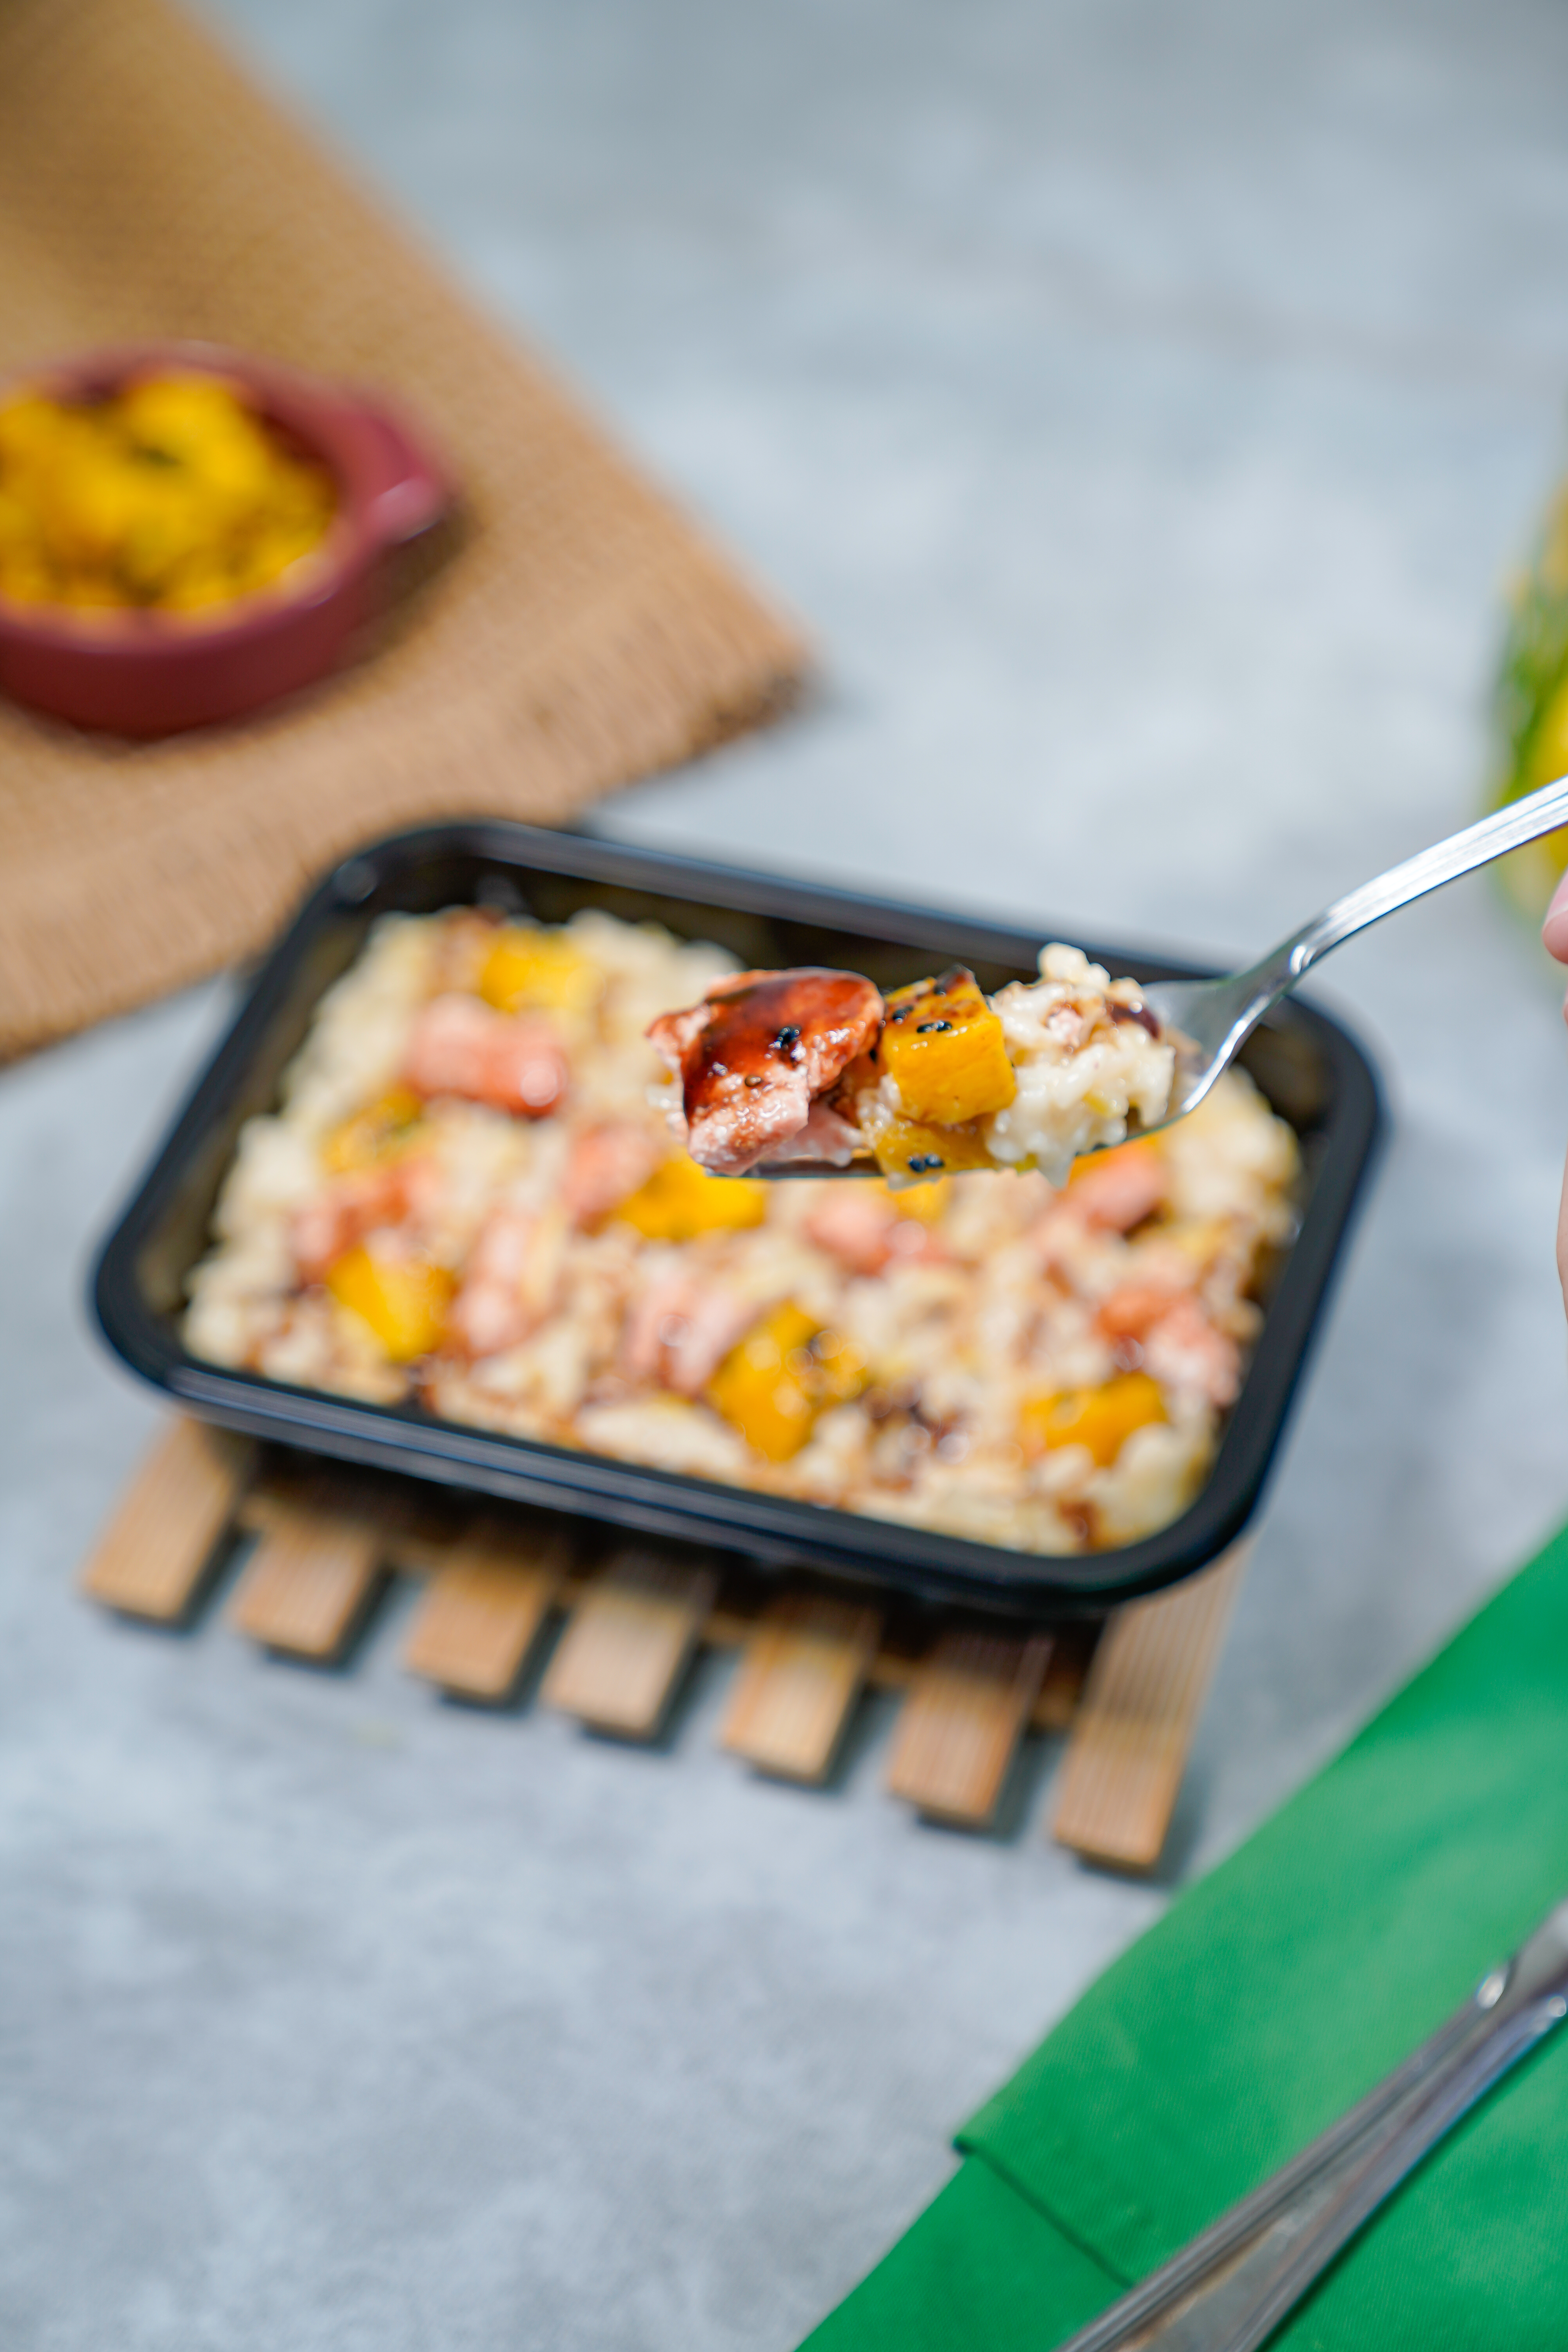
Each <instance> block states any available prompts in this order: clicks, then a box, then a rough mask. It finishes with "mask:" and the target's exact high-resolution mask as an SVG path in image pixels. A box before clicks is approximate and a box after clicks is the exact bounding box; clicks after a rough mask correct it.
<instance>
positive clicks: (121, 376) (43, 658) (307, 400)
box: [0, 343, 450, 736]
mask: <svg viewBox="0 0 1568 2352" xmlns="http://www.w3.org/2000/svg"><path fill="white" fill-rule="evenodd" d="M164 369H178V370H180V371H181V372H190V371H193V370H195V371H199V372H200V373H205V374H210V375H219V376H224V377H226V378H228V379H229V381H231V382H233V383H238V384H240V385H241V386H242V387H243V388H244V390H245V391H246V392H247V394H248V395H249V397H250V399H251V400H252V402H253V403H254V404H255V405H256V407H257V409H258V412H259V413H260V415H262V416H263V417H265V418H266V419H267V421H268V424H270V425H273V426H274V427H275V428H277V429H278V430H279V432H280V433H281V434H282V436H284V438H285V439H287V440H290V441H293V442H295V443H296V444H298V446H299V447H300V450H301V452H302V453H303V454H304V455H306V456H308V457H313V458H314V459H315V460H316V461H317V462H318V464H320V465H321V466H323V467H325V468H326V469H327V471H328V472H329V473H330V474H331V477H332V479H333V481H334V483H335V484H336V486H337V494H338V502H337V509H336V511H335V512H334V514H333V517H332V520H331V523H330V524H329V526H328V528H327V531H326V535H325V537H324V538H323V539H322V541H321V544H320V545H319V546H318V547H315V548H313V549H312V550H311V551H310V554H309V555H306V556H303V557H302V558H301V559H300V562H298V563H295V564H291V565H290V566H289V571H288V572H286V573H284V575H283V576H282V578H281V579H280V580H279V581H278V583H276V584H275V585H273V586H270V587H268V588H266V589H262V590H260V591H258V592H257V593H254V594H251V595H247V596H244V597H240V598H237V599H236V601H235V603H234V604H231V605H216V606H213V607H210V608H208V609H207V610H206V611H204V612H200V613H191V614H184V613H161V612H152V611H133V612H124V611H107V612H105V611H96V610H95V611H87V612H81V611H77V610H74V609H71V610H68V609H66V608H65V607H62V606H59V605H46V604H16V603H14V602H13V601H12V600H11V599H10V598H8V597H5V596H3V595H0V692H4V693H5V694H8V695H10V696H11V697H12V698H14V699H15V700H16V701H17V702H25V703H28V704H30V705H31V706H32V708H33V709H35V710H44V711H47V712H48V713H49V714H50V716H51V717H53V718H56V719H69V720H71V721H72V722H73V723H74V724H75V725H77V726H78V727H92V728H102V729H106V730H110V731H112V732H113V733H115V734H119V735H139V736H152V735H172V734H176V733H178V732H179V731H181V730H183V729H184V728H187V727H205V726H210V725H212V724H213V723H214V722H215V721H216V720H219V719H237V718H238V717H240V715H241V714H242V713H243V712H245V711H249V710H257V709H260V707H261V706H262V704H263V703H268V702H272V701H274V700H276V698H278V696H279V695H282V694H291V693H293V692H294V691H295V689H296V688H299V687H302V686H309V685H310V684H311V683H312V682H313V681H314V680H315V679H317V678H319V677H324V676H325V675H326V673H327V672H328V671H329V670H331V669H332V668H334V667H336V665H337V663H338V662H339V661H340V660H341V659H342V655H343V652H344V650H345V647H346V646H347V644H348V642H349V640H350V638H351V637H352V636H353V633H354V631H355V630H356V629H358V628H359V627H360V625H362V623H363V621H364V620H365V619H366V618H367V617H368V616H369V614H371V612H372V611H373V610H374V604H375V591H376V586H377V576H376V575H377V573H378V572H379V571H380V570H381V569H382V566H383V560H384V557H385V556H386V554H387V553H388V551H390V550H391V549H393V548H395V547H398V546H401V545H402V544H404V542H405V541H408V540H411V539H416V538H417V537H418V536H419V534H420V533H421V532H422V531H425V530H429V528H430V526H431V525H432V524H433V523H434V522H436V521H437V520H439V518H440V516H441V515H442V514H443V513H444V512H445V511H446V509H447V506H448V504H449V502H450V494H449V492H448V490H447V485H446V482H445V480H444V479H443V478H442V476H441V474H440V472H439V471H438V469H437V467H436V466H435V465H434V464H433V463H432V461H431V459H430V458H429V457H427V456H426V454H425V453H424V452H423V451H422V450H421V449H420V448H419V447H418V446H416V443H415V442H413V441H412V440H411V439H410V438H409V437H408V436H407V434H406V433H405V431H404V429H403V427H402V425H399V424H398V423H397V422H396V421H395V419H394V418H393V417H392V416H390V415H388V414H387V413H386V412H385V411H384V409H382V408H381V407H379V406H378V405H376V404H374V403H372V402H370V401H368V400H365V399H363V398H362V397H361V396H360V395H359V394H356V393H350V392H346V391H342V390H340V389H338V388H336V387H334V386H332V385H330V384H325V383H316V382H314V381H312V380H311V379H310V377H308V376H302V375H297V374H295V373H294V372H293V371H292V370H291V369H289V368H284V367H279V366H275V365H274V364H273V363H272V362H270V361H268V360H254V359H247V358H245V357H243V356H242V355H241V354H239V353H238V352H226V351H222V350H220V349H218V348H217V347H216V345H214V344H211V343H146V344H138V345H136V346H134V347H132V348H127V349H122V350H119V351H110V352H94V353H92V354H91V355H90V356H89V357H88V358H85V359H80V360H75V361H71V362H66V363H64V364H62V365H58V366H55V367H46V368H39V369H35V370H32V371H30V372H29V373H28V375H27V377H26V383H27V385H28V387H29V388H36V389H37V390H38V391H41V392H47V393H50V394H56V395H58V396H64V397H74V398H80V397H82V396H83V395H84V394H86V395H89V396H90V395H91V394H106V393H110V392H112V391H113V390H114V389H115V388H116V387H117V386H118V385H119V384H121V383H124V382H125V381H127V380H128V379H129V378H130V377H132V376H133V375H144V374H150V373H156V372H158V371H160V370H164ZM12 388H14V389H20V385H19V384H18V385H17V386H15V387H12Z"/></svg>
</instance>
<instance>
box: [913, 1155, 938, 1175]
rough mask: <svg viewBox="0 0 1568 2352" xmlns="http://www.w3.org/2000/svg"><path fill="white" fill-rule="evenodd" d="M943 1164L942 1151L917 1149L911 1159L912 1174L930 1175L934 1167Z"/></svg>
mask: <svg viewBox="0 0 1568 2352" xmlns="http://www.w3.org/2000/svg"><path fill="white" fill-rule="evenodd" d="M941 1166H942V1154H941V1152H940V1151H917V1152H916V1154H915V1156H914V1158H913V1159H912V1160H910V1175H911V1176H929V1175H930V1173H931V1170H932V1169H933V1168H940V1167H941Z"/></svg>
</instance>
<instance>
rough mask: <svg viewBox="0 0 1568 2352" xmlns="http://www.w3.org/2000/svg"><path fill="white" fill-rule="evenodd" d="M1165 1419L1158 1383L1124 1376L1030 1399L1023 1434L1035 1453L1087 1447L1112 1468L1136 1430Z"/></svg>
mask: <svg viewBox="0 0 1568 2352" xmlns="http://www.w3.org/2000/svg"><path fill="white" fill-rule="evenodd" d="M1166 1418H1167V1415H1166V1412H1165V1401H1164V1399H1163V1397H1162V1395H1161V1394H1160V1388H1159V1383H1158V1381H1153V1380H1151V1378H1150V1377H1149V1374H1148V1373H1147V1372H1120V1373H1118V1375H1117V1377H1116V1378H1115V1379H1114V1380H1112V1381H1106V1382H1105V1383H1104V1384H1103V1386H1101V1387H1100V1388H1096V1389H1057V1390H1052V1391H1048V1392H1047V1394H1045V1395H1043V1396H1037V1397H1031V1398H1030V1399H1029V1400H1028V1402H1026V1405H1025V1406H1024V1410H1023V1412H1022V1414H1021V1415H1020V1430H1019V1433H1020V1435H1021V1436H1022V1438H1023V1441H1024V1444H1025V1448H1026V1451H1027V1452H1030V1453H1034V1454H1041V1453H1050V1452H1054V1451H1055V1449H1056V1448H1057V1447H1058V1446H1060V1445H1087V1446H1088V1448H1089V1452H1090V1454H1093V1456H1094V1459H1095V1461H1096V1463H1097V1464H1098V1465H1099V1467H1100V1469H1101V1470H1108V1469H1109V1468H1110V1465H1111V1464H1112V1463H1113V1462H1114V1461H1115V1459H1116V1457H1117V1455H1118V1454H1120V1453H1121V1449H1122V1447H1123V1445H1124V1444H1126V1443H1127V1440H1128V1439H1129V1438H1130V1437H1131V1434H1132V1433H1133V1431H1134V1430H1135V1429H1143V1428H1146V1427H1147V1426H1148V1424H1149V1423H1151V1422H1155V1421H1164V1420H1165V1419H1166Z"/></svg>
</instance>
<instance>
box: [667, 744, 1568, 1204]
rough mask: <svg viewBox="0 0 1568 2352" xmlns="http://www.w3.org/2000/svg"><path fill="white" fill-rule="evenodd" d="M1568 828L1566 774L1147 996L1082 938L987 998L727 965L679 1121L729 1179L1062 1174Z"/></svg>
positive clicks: (1207, 1080) (704, 1010) (824, 973)
mask: <svg viewBox="0 0 1568 2352" xmlns="http://www.w3.org/2000/svg"><path fill="white" fill-rule="evenodd" d="M1564 824H1568V777H1560V778H1559V779H1558V781H1557V782H1555V783H1551V784H1545V785H1543V786H1542V789H1541V790H1540V791H1539V792H1535V793H1530V794H1529V795H1528V796H1527V797H1526V798H1525V799H1523V800H1519V801H1514V802H1512V803H1510V805H1509V806H1508V807H1506V808H1502V809H1499V810H1497V811H1496V812H1495V813H1494V814H1492V815H1490V816H1487V817H1483V818H1481V820H1480V821H1479V824H1472V825H1467V826H1466V828H1465V829H1464V831H1463V832H1462V833H1457V834H1454V835H1450V837H1449V838H1448V839H1447V840H1446V841H1440V842H1437V843H1436V844H1435V845H1433V847H1431V848H1430V849H1424V850H1422V851H1420V852H1419V854H1418V855H1417V856H1415V857H1410V858H1406V859H1405V862H1404V863H1403V864H1402V865H1399V866H1394V867H1393V868H1392V869H1391V870H1390V871H1389V872H1388V873H1386V874H1383V875H1379V876H1378V877H1376V878H1375V879H1374V880H1373V881H1371V882H1366V883H1363V885H1362V887H1361V888H1360V889H1358V890H1352V891H1351V892H1349V893H1348V894H1347V895H1346V896H1345V897H1344V898H1336V899H1335V900H1334V902H1333V904H1332V905H1331V906H1330V907H1327V908H1324V910H1323V912H1322V913H1321V915H1317V916H1315V917H1314V918H1313V919H1312V920H1311V921H1310V922H1309V923H1304V924H1302V926H1301V928H1300V930H1297V931H1293V932H1292V933H1291V934H1290V936H1289V939H1287V940H1281V941H1280V943H1279V946H1278V947H1277V948H1275V949H1273V950H1271V951H1270V952H1269V953H1268V955H1266V956H1264V957H1262V958H1261V959H1260V961H1258V962H1257V963H1255V964H1252V965H1249V966H1248V967H1247V969H1246V970H1245V971H1238V972H1233V973H1232V974H1230V975H1229V977H1228V978H1226V979H1223V980H1212V981H1162V982H1156V983H1155V984H1153V985H1152V986H1150V987H1147V988H1145V987H1141V986H1140V985H1139V983H1138V982H1136V981H1131V980H1113V979H1112V978H1111V977H1110V974H1109V973H1108V972H1107V971H1104V970H1103V969H1102V968H1101V967H1100V965H1098V964H1091V963H1090V962H1089V959H1088V957H1087V956H1085V955H1083V954H1082V953H1081V952H1080V950H1078V949H1077V948H1071V947H1064V946H1059V945H1053V946H1050V947H1047V948H1043V949H1042V950H1041V951H1040V976H1039V978H1038V979H1037V980H1036V981H1028V982H1025V981H1013V982H1009V984H1008V985H1007V986H1006V987H1005V988H1003V989H999V990H998V991H997V992H996V993H995V995H994V996H991V997H987V996H985V995H984V993H983V992H982V990H981V988H980V986H979V984H978V982H976V980H975V978H974V975H973V972H970V971H966V970H965V969H964V968H963V966H962V965H954V966H952V968H951V969H949V970H948V971H944V972H942V973H940V974H939V975H937V976H936V977H934V978H932V979H930V980H920V981H915V982H912V983H911V984H910V986H909V987H907V988H900V989H898V990H896V991H895V992H893V993H892V994H891V995H889V996H887V997H884V996H882V994H881V993H880V992H879V990H878V989H876V988H875V987H874V986H873V985H872V983H871V982H870V981H868V980H866V979H863V978H862V977H861V976H860V975H859V974H858V973H856V972H845V971H829V970H826V969H825V968H823V967H821V966H818V965H802V966H798V967H796V968H795V970H793V971H742V972H736V973H731V974H729V975H728V976H727V977H726V978H724V979H723V980H721V981H718V982H715V983H714V985H713V986H712V987H711V988H710V990H709V991H708V993H707V995H706V996H704V997H703V999H702V1000H701V1002H700V1003H699V1004H695V1005H692V1006H690V1007H689V1009H687V1010H686V1011H684V1012H679V1013H665V1014H663V1015H662V1016H661V1017H660V1018H659V1019H658V1021H656V1022H655V1023H654V1024H653V1026H652V1028H651V1029H650V1030H649V1032H648V1035H649V1037H650V1039H651V1041H652V1043H653V1045H654V1046H655V1048H656V1049H657V1051H658V1054H659V1055H660V1057H661V1058H662V1060H663V1061H664V1062H665V1063H666V1065H667V1066H668V1069H669V1071H670V1073H671V1076H672V1079H673V1081H674V1084H673V1085H672V1087H671V1090H670V1096H669V1101H668V1112H669V1117H670V1120H671V1124H672V1125H673V1126H675V1127H676V1128H677V1129H679V1132H680V1133H681V1135H682V1137H683V1139H684V1140H685V1143H686V1147H687V1149H688V1150H689V1153H690V1155H691V1157H692V1159H693V1160H696V1161H697V1162H698V1164H699V1165H700V1167H703V1168H705V1169H707V1170H708V1171H709V1172H710V1174H712V1175H716V1176H755V1177H765V1178H769V1179H776V1178H781V1177H797V1176H798V1177H823V1176H873V1177H882V1178H885V1179H886V1180H887V1181H888V1182H889V1184H891V1185H893V1186H895V1187H901V1186H904V1185H909V1184H919V1183H924V1182H930V1181H933V1180H935V1179H936V1178H938V1177H941V1176H944V1175H949V1174H954V1173H957V1172H960V1171H965V1170H970V1169H977V1168H994V1169H1013V1170H1022V1169H1026V1168H1037V1169H1038V1170H1039V1171H1041V1173H1042V1174H1043V1175H1044V1176H1045V1177H1046V1178H1047V1181H1049V1182H1051V1183H1053V1184H1058V1185H1059V1184H1061V1183H1063V1182H1065V1181H1066V1179H1067V1175H1068V1170H1069V1168H1070V1167H1071V1165H1072V1163H1073V1161H1074V1160H1077V1159H1080V1158H1081V1157H1083V1155H1084V1154H1086V1153H1088V1152H1091V1151H1102V1150H1110V1149H1113V1148H1114V1147H1115V1146H1116V1145H1118V1144H1121V1143H1125V1142H1126V1141H1127V1140H1128V1139H1130V1138H1131V1137H1133V1136H1139V1135H1152V1134H1155V1133H1157V1132H1158V1130H1159V1129H1161V1128H1163V1127H1169V1126H1170V1125H1171V1124H1172V1122H1173V1120H1175V1119H1178V1118H1185V1117H1186V1115H1187V1113H1188V1112H1189V1111H1192V1110H1195V1109H1196V1108H1197V1106H1198V1104H1199V1103H1201V1102H1202V1101H1203V1099H1204V1097H1205V1095H1207V1094H1208V1093H1209V1092H1210V1090H1211V1088H1212V1087H1214V1085H1215V1081H1216V1080H1217V1079H1218V1077H1219V1076H1220V1075H1221V1073H1222V1072H1223V1071H1225V1070H1226V1069H1227V1068H1228V1067H1229V1066H1230V1064H1231V1063H1232V1062H1233V1061H1234V1060H1235V1059H1236V1056H1237V1053H1238V1052H1239V1050H1240V1048H1241V1046H1242V1045H1244V1044H1245V1042H1246V1040H1247V1037H1248V1036H1249V1035H1250V1034H1251V1033H1252V1031H1253V1030H1254V1029H1255V1028H1256V1027H1257V1026H1258V1023H1259V1021H1261V1020H1262V1018H1263V1016H1264V1014H1265V1013H1268V1010H1269V1008H1270V1007H1271V1006H1272V1005H1275V1004H1278V1003H1279V1000H1280V998H1281V997H1283V996H1286V995H1288V994H1289V992H1290V991H1291V990H1292V989H1293V988H1294V987H1295V986H1296V984H1297V982H1299V981H1300V980H1301V979H1303V978H1304V977H1305V975H1306V973H1307V972H1309V971H1310V970H1311V969H1312V967H1313V965H1314V964H1316V963H1318V962H1319V961H1321V958H1322V957H1323V956H1325V955H1327V954H1328V953H1329V952H1330V950H1331V949H1333V948H1337V947H1339V946H1340V945H1341V944H1342V942H1343V941H1344V940H1348V939H1352V938H1353V937H1354V936H1355V935H1356V933H1357V932H1358V931H1363V930H1365V929H1367V928H1368V927H1369V926H1370V925H1371V924H1373V923H1375V922H1379V921H1381V920H1382V919H1383V917H1384V915H1391V914H1393V913H1394V912H1395V911H1396V909H1397V908H1401V907H1406V906H1408V905H1409V904H1410V903H1411V901H1412V900H1413V899H1415V898H1424V897H1425V896H1426V893H1427V892H1428V891H1429V890H1436V889H1439V888H1441V887H1442V886H1443V884H1444V883H1446V882H1452V881H1455V880H1457V879H1458V877H1459V876H1460V875H1461V874H1468V873H1471V872H1473V871H1474V869H1475V868H1476V867H1477V866H1485V865H1488V864H1489V863H1490V862H1491V860H1492V859H1494V858H1497V857H1503V856H1507V854H1508V852H1509V851H1510V850H1512V849H1519V848H1521V847H1522V846H1523V845H1524V844H1525V843H1526V842H1530V841H1535V840H1538V839H1539V838H1540V837H1541V835H1543V834H1548V833H1552V832H1555V831H1556V830H1557V829H1558V828H1559V827H1560V826H1562V825H1564Z"/></svg>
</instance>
